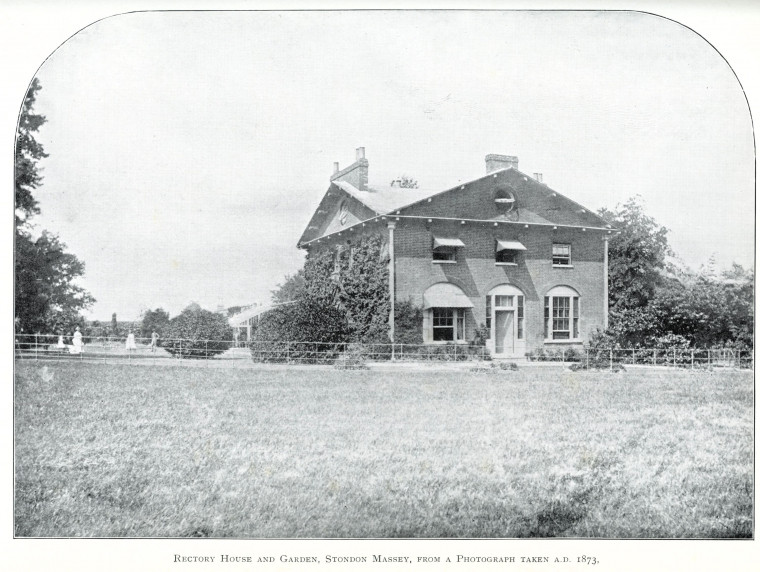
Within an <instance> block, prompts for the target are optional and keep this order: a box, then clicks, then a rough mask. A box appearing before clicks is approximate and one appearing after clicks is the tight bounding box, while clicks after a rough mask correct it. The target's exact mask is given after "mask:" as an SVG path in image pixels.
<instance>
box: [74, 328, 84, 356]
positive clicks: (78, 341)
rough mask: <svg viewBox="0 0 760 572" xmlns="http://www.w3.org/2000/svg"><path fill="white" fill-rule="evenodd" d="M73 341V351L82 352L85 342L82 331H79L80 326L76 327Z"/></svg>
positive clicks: (75, 352)
mask: <svg viewBox="0 0 760 572" xmlns="http://www.w3.org/2000/svg"><path fill="white" fill-rule="evenodd" d="M72 343H73V345H72V346H71V353H72V354H81V353H82V350H83V348H84V344H83V343H82V332H80V331H79V326H77V327H76V331H75V332H74V337H73V341H72Z"/></svg>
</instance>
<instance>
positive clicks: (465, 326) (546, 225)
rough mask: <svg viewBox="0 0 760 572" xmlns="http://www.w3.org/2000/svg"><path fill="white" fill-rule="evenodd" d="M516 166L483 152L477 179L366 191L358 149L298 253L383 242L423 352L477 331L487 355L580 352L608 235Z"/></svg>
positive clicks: (603, 275) (600, 299)
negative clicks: (443, 186) (416, 321)
mask: <svg viewBox="0 0 760 572" xmlns="http://www.w3.org/2000/svg"><path fill="white" fill-rule="evenodd" d="M517 165H518V161H517V157H512V156H505V155H487V156H486V165H485V167H486V168H485V175H483V176H482V177H480V178H478V179H475V180H473V181H470V182H467V183H464V184H460V185H457V186H456V187H454V188H451V189H447V190H442V191H441V190H438V191H430V190H424V189H409V188H399V187H398V186H394V185H393V184H392V185H390V186H377V185H371V186H370V185H369V178H368V175H369V163H368V161H367V159H366V158H365V156H364V148H363V147H360V148H359V149H357V155H356V161H355V162H354V163H353V164H352V165H350V166H348V167H347V168H345V169H342V170H339V168H338V164H337V163H335V172H334V173H333V175H332V176H331V177H330V187H329V188H328V190H327V192H326V193H325V196H324V197H323V199H322V201H321V202H320V204H319V206H318V208H317V211H316V212H315V213H314V215H313V216H312V218H311V221H310V222H309V224H308V227H307V228H306V230H305V231H304V233H303V235H302V236H301V239H300V240H299V242H298V247H299V248H304V249H307V250H310V249H317V250H318V249H321V248H325V247H327V248H334V247H335V246H338V245H343V246H344V247H350V243H351V240H352V239H355V238H356V237H358V236H361V235H362V234H366V233H379V234H381V235H383V236H384V238H385V240H387V244H388V252H389V258H390V267H389V290H390V292H391V300H390V302H391V307H393V306H394V305H395V302H396V301H400V300H411V301H412V302H413V303H414V304H416V305H418V306H421V307H422V308H423V316H424V318H423V324H422V338H423V341H424V342H425V343H426V344H445V343H467V342H468V341H470V340H472V339H473V337H474V335H475V329H476V328H477V327H478V326H480V325H485V326H486V328H487V331H488V334H489V339H488V342H487V346H488V349H489V350H490V351H491V353H492V355H493V356H494V357H512V358H514V357H522V356H524V355H525V353H526V352H529V351H535V350H537V349H539V348H544V349H559V348H567V347H572V346H576V347H577V346H580V345H582V344H583V342H585V341H586V340H588V337H589V335H590V334H591V333H592V332H594V331H595V330H596V329H598V328H604V327H605V326H606V324H607V241H608V238H609V236H610V235H611V234H612V232H613V230H612V229H611V228H610V227H609V225H607V224H606V223H605V221H604V220H603V219H601V218H600V217H599V216H597V215H595V214H594V213H593V212H590V211H589V210H588V209H586V208H584V207H582V206H581V205H579V204H578V203H575V202H573V201H572V200H570V199H568V198H566V197H564V196H563V195H561V194H560V193H558V192H557V191H555V190H553V189H551V188H550V187H548V186H547V185H545V184H544V183H543V182H542V177H541V175H540V174H538V173H536V174H534V176H533V177H530V176H528V175H526V174H524V173H522V172H520V171H519V170H518V169H517ZM392 316H393V312H392V311H391V320H390V324H389V330H390V332H389V335H390V336H391V339H393V328H394V325H393V319H392Z"/></svg>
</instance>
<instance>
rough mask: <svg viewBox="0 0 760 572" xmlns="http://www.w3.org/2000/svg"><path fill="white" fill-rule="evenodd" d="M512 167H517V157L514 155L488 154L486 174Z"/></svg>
mask: <svg viewBox="0 0 760 572" xmlns="http://www.w3.org/2000/svg"><path fill="white" fill-rule="evenodd" d="M510 167H511V168H512V169H517V157H514V156H512V155H494V154H490V155H486V174H488V173H493V172H494V171H498V170H499V169H509V168H510Z"/></svg>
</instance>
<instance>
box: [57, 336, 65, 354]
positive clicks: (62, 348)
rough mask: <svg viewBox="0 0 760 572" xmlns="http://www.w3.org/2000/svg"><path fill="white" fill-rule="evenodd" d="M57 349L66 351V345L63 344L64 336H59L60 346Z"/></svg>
mask: <svg viewBox="0 0 760 572" xmlns="http://www.w3.org/2000/svg"><path fill="white" fill-rule="evenodd" d="M55 347H56V349H57V350H59V351H62V350H65V349H66V344H64V343H63V336H58V345H57V346H55Z"/></svg>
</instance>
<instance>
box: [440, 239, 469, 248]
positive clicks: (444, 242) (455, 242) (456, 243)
mask: <svg viewBox="0 0 760 572" xmlns="http://www.w3.org/2000/svg"><path fill="white" fill-rule="evenodd" d="M442 246H449V247H453V248H461V247H462V246H464V242H462V241H461V240H459V239H458V238H444V237H441V236H434V237H433V248H440V247H442Z"/></svg>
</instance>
